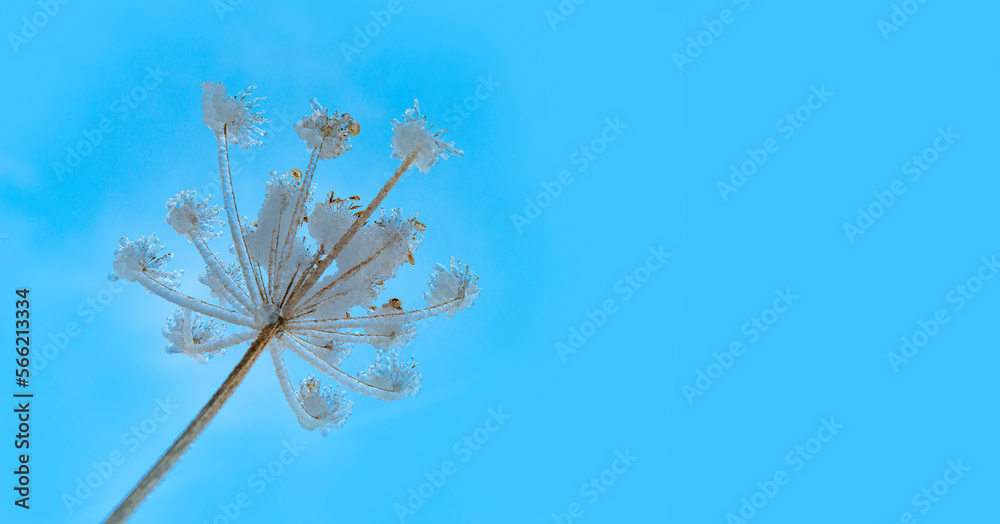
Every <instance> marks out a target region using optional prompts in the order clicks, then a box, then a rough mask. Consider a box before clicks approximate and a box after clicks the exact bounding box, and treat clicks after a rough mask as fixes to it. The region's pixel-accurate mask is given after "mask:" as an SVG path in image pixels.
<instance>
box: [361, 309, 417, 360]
mask: <svg viewBox="0 0 1000 524" xmlns="http://www.w3.org/2000/svg"><path fill="white" fill-rule="evenodd" d="M368 311H370V312H371V314H372V315H391V314H399V313H400V312H402V311H403V303H402V301H401V300H399V299H398V298H394V299H392V300H390V301H389V302H387V303H385V304H382V307H374V306H372V307H370V308H368ZM365 333H367V334H369V335H375V336H377V337H383V338H382V339H381V340H375V341H373V342H372V343H371V345H372V346H373V347H375V348H376V349H389V348H396V349H398V348H401V347H403V346H404V345H405V344H406V343H407V342H409V341H410V340H412V339H413V337H415V336H416V335H417V333H416V331H414V330H413V324H407V323H404V322H400V323H398V324H379V325H375V326H368V327H366V328H365Z"/></svg>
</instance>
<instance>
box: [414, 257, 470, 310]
mask: <svg viewBox="0 0 1000 524" xmlns="http://www.w3.org/2000/svg"><path fill="white" fill-rule="evenodd" d="M429 287H430V291H429V292H427V293H424V300H426V301H427V303H428V304H430V305H431V306H440V305H448V304H453V305H454V307H453V308H452V309H450V310H449V311H448V316H449V317H450V316H452V315H454V314H455V311H465V308H467V307H470V306H472V304H473V302H475V299H476V297H477V296H479V277H477V276H476V275H475V273H472V272H471V271H470V270H469V266H463V265H462V264H461V263H460V262H459V261H458V259H457V258H452V259H451V267H444V266H443V265H441V264H437V265H436V266H435V267H434V274H433V275H431V279H430V284H429Z"/></svg>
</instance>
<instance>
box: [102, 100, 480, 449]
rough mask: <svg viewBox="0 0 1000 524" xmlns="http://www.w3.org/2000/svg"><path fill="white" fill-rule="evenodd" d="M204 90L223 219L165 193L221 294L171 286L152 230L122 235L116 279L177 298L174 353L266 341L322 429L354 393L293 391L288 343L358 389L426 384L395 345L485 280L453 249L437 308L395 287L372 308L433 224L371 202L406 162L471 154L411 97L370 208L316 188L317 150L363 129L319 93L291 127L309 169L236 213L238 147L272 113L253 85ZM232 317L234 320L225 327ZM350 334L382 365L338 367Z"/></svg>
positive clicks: (288, 388) (294, 394)
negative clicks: (397, 293)
mask: <svg viewBox="0 0 1000 524" xmlns="http://www.w3.org/2000/svg"><path fill="white" fill-rule="evenodd" d="M202 88H203V90H204V92H205V95H204V98H203V100H202V108H203V110H204V119H205V124H206V125H208V126H209V127H210V128H212V130H213V131H214V132H215V135H216V142H217V145H218V155H219V157H218V158H219V172H220V178H219V180H220V182H221V184H222V196H223V202H222V204H223V205H222V207H221V209H224V210H225V214H226V217H225V218H226V221H225V223H224V222H223V220H222V217H221V216H220V214H221V212H220V208H219V207H211V206H210V205H209V202H208V200H207V199H205V200H199V199H198V198H197V195H196V194H195V192H194V191H182V192H180V193H178V194H177V195H176V196H175V197H173V198H171V199H170V200H169V201H168V202H167V216H166V222H167V224H169V225H170V227H171V228H172V229H173V230H174V231H176V232H177V233H178V234H180V235H181V236H183V237H185V238H186V239H187V240H188V241H190V242H191V244H193V245H194V247H195V248H196V249H197V251H198V253H199V254H200V255H201V257H202V259H203V260H204V261H205V265H206V269H205V272H204V273H202V274H201V275H199V277H198V280H199V281H200V282H201V283H202V284H204V285H205V286H207V287H208V291H209V293H210V294H211V296H212V297H213V298H214V299H216V300H217V301H218V304H219V305H218V306H216V305H214V304H209V303H207V302H204V301H202V300H199V299H197V298H194V297H192V296H189V295H187V294H184V293H181V292H179V291H177V289H175V288H177V286H178V285H179V284H180V281H179V277H180V275H181V272H180V271H170V270H167V269H165V267H164V266H165V264H166V263H167V262H168V261H169V260H170V258H171V255H169V254H166V255H160V252H161V251H162V249H163V248H162V246H161V244H160V241H159V240H157V239H156V238H154V237H152V236H150V237H143V238H140V239H138V240H130V239H128V238H123V239H122V240H121V243H120V247H119V248H118V249H117V250H116V251H115V257H114V262H113V264H112V269H113V271H112V273H111V275H110V278H112V279H118V278H123V279H126V280H130V281H134V282H138V283H139V284H141V285H142V286H143V287H144V288H145V289H146V290H147V291H148V292H149V293H153V294H156V295H158V296H160V297H162V298H164V299H166V300H167V301H169V302H172V303H174V304H177V305H178V306H180V308H181V309H178V310H177V311H175V312H174V313H173V315H172V316H171V317H170V318H168V319H167V325H166V327H165V328H164V329H163V336H164V337H166V339H167V341H168V343H169V344H168V346H167V351H168V352H170V353H183V354H185V355H188V356H190V357H191V358H193V359H195V360H196V361H198V362H201V363H205V362H207V361H208V360H209V358H211V357H212V356H213V355H217V354H221V353H222V352H223V351H224V350H225V349H226V348H229V347H234V346H237V345H240V344H245V343H248V342H252V341H255V340H257V341H258V343H257V345H251V348H256V349H255V350H262V349H261V348H266V349H267V350H268V351H269V352H270V354H271V358H272V360H273V362H274V369H275V371H276V374H277V377H278V384H279V386H280V387H281V391H282V393H283V395H284V396H285V399H286V401H287V402H288V405H289V407H290V408H291V409H292V412H293V413H294V414H295V416H296V418H297V419H298V421H299V423H300V424H301V425H302V426H303V427H304V428H306V429H310V430H312V429H317V428H319V429H320V430H321V432H322V433H323V434H324V435H325V434H326V433H327V432H329V430H330V429H334V428H338V427H340V426H342V425H343V424H344V421H345V420H346V419H347V417H348V415H349V414H350V412H351V401H350V400H347V399H346V398H345V396H344V391H341V390H339V389H338V390H332V389H331V388H329V387H326V388H321V387H320V384H319V381H318V380H316V379H314V378H312V377H309V378H308V379H306V380H304V381H302V382H301V383H300V387H299V388H298V390H296V389H295V388H294V387H293V386H292V381H291V379H290V378H289V376H288V371H287V369H286V367H285V357H286V355H287V354H288V353H291V354H294V355H296V356H298V357H300V358H301V359H303V360H305V361H306V362H307V363H309V364H311V365H312V366H314V367H315V368H316V369H317V370H319V371H321V372H322V373H324V374H326V375H327V376H329V377H330V378H332V379H334V380H335V381H337V382H338V383H339V384H340V385H342V386H344V388H345V389H349V390H351V391H353V392H355V393H361V394H363V395H367V396H370V397H374V398H378V399H381V400H395V399H400V398H404V397H408V396H412V395H416V394H417V393H418V392H419V391H420V378H421V377H420V372H419V371H418V369H417V366H416V364H415V363H414V362H413V360H412V359H410V360H408V361H407V360H404V359H401V358H400V357H399V355H398V354H397V353H396V351H397V349H399V348H402V347H403V346H404V345H405V344H406V343H407V342H409V341H410V340H411V339H412V338H413V337H414V336H415V334H416V332H415V330H414V328H413V326H414V323H415V322H417V321H419V320H422V319H425V318H428V317H431V316H435V315H440V314H447V315H449V316H450V315H452V314H453V313H454V312H455V311H461V310H464V309H465V308H467V307H469V306H471V305H472V302H473V300H474V299H475V297H476V296H477V295H478V294H479V288H478V285H477V281H478V279H477V277H476V276H475V275H474V274H473V273H472V272H471V271H470V270H469V268H468V267H467V266H462V265H460V264H459V263H458V261H457V260H455V259H452V261H451V266H450V268H445V267H444V266H442V265H440V264H439V265H437V267H436V270H435V272H434V274H433V275H432V276H431V279H430V286H429V290H428V292H427V293H426V294H425V295H424V297H425V298H426V299H427V302H428V304H429V306H428V307H426V308H422V309H405V308H404V307H403V303H402V302H401V301H400V300H399V299H396V298H393V299H390V300H389V301H388V302H386V303H383V304H382V305H381V306H375V305H374V304H375V303H376V302H375V301H376V299H377V298H378V297H379V294H380V293H381V292H382V290H383V288H384V287H385V282H386V281H388V280H390V279H392V278H393V277H394V276H395V275H396V272H397V271H398V270H399V268H400V267H402V266H403V264H404V263H410V264H414V263H415V259H414V255H413V253H414V251H415V250H416V249H417V248H418V247H419V246H420V244H421V242H422V241H423V235H424V230H425V226H424V224H422V223H421V222H419V221H418V220H417V218H416V216H413V217H409V216H406V215H404V214H403V213H402V212H401V211H399V210H389V211H386V210H384V209H383V210H381V212H380V213H379V214H378V215H374V216H373V213H374V212H375V211H376V210H378V209H379V205H380V204H381V202H382V200H383V199H384V198H385V196H386V194H387V193H388V192H389V190H391V189H392V187H393V186H394V185H395V183H396V182H397V181H398V180H399V178H400V177H401V176H402V174H403V173H404V172H405V171H406V168H408V167H411V166H415V167H417V168H418V169H420V170H421V171H423V172H425V173H426V172H427V171H428V170H429V169H430V166H431V165H433V164H434V163H436V162H437V161H438V157H442V158H447V154H448V153H449V152H451V153H457V154H461V151H458V150H456V149H455V148H454V147H453V144H452V143H444V142H442V141H441V140H439V138H438V137H439V135H440V133H438V134H433V133H432V132H431V127H432V126H430V125H428V124H427V121H426V119H425V118H424V117H423V116H422V115H420V110H419V106H418V105H417V104H416V102H414V108H413V109H408V110H406V113H405V115H404V117H403V121H399V120H393V121H392V130H393V138H392V146H393V152H392V156H393V157H394V158H399V159H402V160H403V162H402V163H401V165H400V167H399V169H397V170H396V173H395V174H394V175H393V176H392V177H391V178H390V179H389V181H388V182H386V184H385V187H383V188H382V191H380V192H379V193H378V196H376V197H375V199H374V200H373V201H372V202H371V204H369V205H367V206H365V205H363V204H362V203H361V199H360V197H357V196H351V197H348V198H339V197H336V196H334V193H333V192H332V191H331V192H330V193H329V194H328V195H327V196H326V197H322V198H319V199H316V198H315V187H314V186H313V176H314V174H315V170H316V166H317V164H318V161H319V160H320V159H323V160H326V159H332V158H336V157H338V156H340V155H341V154H343V153H344V152H346V151H348V150H349V149H350V148H351V147H350V143H349V140H350V137H351V136H355V135H357V134H358V132H359V131H360V126H359V125H358V124H357V122H355V121H354V120H353V118H351V116H350V115H349V114H347V113H338V112H336V111H334V112H333V113H332V116H331V114H330V112H329V111H328V110H327V109H326V108H324V107H323V106H321V105H320V104H319V103H318V102H316V101H315V99H314V100H313V101H312V108H313V112H312V115H310V116H307V117H305V118H303V119H302V121H300V122H299V123H297V124H296V125H295V130H296V132H297V133H298V135H299V136H300V137H301V138H302V139H303V140H304V141H305V142H306V144H307V147H308V150H309V151H310V152H311V158H310V160H309V164H308V167H307V168H306V170H305V172H304V173H303V172H302V171H300V170H298V169H292V170H290V171H288V172H286V173H283V174H280V175H279V174H278V172H277V171H275V172H272V173H271V176H270V180H269V181H268V182H267V184H266V195H265V197H264V202H263V204H262V205H261V207H260V209H259V210H258V212H257V215H256V220H254V219H251V218H249V217H247V216H240V215H239V214H238V213H237V211H236V209H237V208H236V199H235V196H234V195H233V186H232V173H231V172H230V169H229V151H228V149H229V146H230V145H232V144H239V145H241V146H243V147H248V146H250V145H259V141H257V140H256V137H257V136H260V135H262V134H263V133H262V132H261V131H260V129H258V128H257V127H256V124H258V123H260V122H262V121H264V120H263V119H262V118H260V115H259V113H256V112H254V110H253V106H254V104H256V102H258V101H259V100H260V99H253V100H249V101H248V100H247V97H248V96H249V95H248V93H247V92H243V93H241V94H240V95H238V96H236V97H229V96H228V95H227V93H226V90H225V88H223V87H222V85H221V84H216V83H212V82H205V83H204V84H202ZM314 200H318V201H317V202H316V203H315V204H314ZM376 216H377V218H375V217H376ZM227 230H228V232H229V234H230V238H228V239H226V240H227V242H226V245H228V253H229V254H230V255H233V256H234V257H233V258H234V259H233V258H230V257H223V256H222V255H220V254H219V253H218V252H216V251H215V250H214V249H213V248H212V247H211V246H210V245H209V241H210V240H213V239H214V238H216V237H218V236H219V235H220V234H221V233H222V232H224V231H227ZM229 240H231V243H230V242H229ZM327 269H330V270H329V271H327ZM227 325H229V326H231V327H234V328H236V329H233V330H230V334H228V335H226V326H227ZM354 344H368V345H371V346H373V347H375V348H376V349H378V354H377V356H376V359H375V362H374V363H373V364H371V365H370V366H369V367H367V369H364V370H363V371H361V372H360V373H359V374H358V375H357V378H356V377H355V376H353V375H351V374H349V373H346V372H344V371H342V370H341V369H340V368H339V366H340V365H341V362H342V361H343V360H345V359H347V358H348V357H349V356H350V354H351V348H352V346H353V345H354ZM286 352H287V353H286Z"/></svg>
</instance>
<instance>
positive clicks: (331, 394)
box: [298, 375, 354, 437]
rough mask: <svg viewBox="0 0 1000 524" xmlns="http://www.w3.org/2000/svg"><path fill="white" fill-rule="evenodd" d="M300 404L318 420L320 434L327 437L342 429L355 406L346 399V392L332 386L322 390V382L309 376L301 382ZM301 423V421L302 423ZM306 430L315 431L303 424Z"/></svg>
mask: <svg viewBox="0 0 1000 524" xmlns="http://www.w3.org/2000/svg"><path fill="white" fill-rule="evenodd" d="M298 397H299V402H300V403H301V404H302V409H304V410H305V411H306V413H308V414H309V416H310V417H312V418H314V419H316V422H317V423H318V425H317V426H316V427H318V428H319V430H320V433H321V434H322V435H323V436H324V437H325V436H327V435H329V434H330V430H331V429H340V427H341V426H343V425H344V422H345V421H347V417H349V416H351V406H352V405H353V404H354V403H353V402H351V401H350V400H347V399H345V398H344V392H343V391H341V390H340V388H337V389H333V388H332V387H331V386H326V387H325V388H322V387H321V386H320V381H319V380H318V379H316V378H313V376H312V375H309V378H304V379H302V381H301V382H299V395H298ZM300 422H301V421H300ZM303 426H304V427H306V429H313V428H310V427H307V426H305V425H304V424H303Z"/></svg>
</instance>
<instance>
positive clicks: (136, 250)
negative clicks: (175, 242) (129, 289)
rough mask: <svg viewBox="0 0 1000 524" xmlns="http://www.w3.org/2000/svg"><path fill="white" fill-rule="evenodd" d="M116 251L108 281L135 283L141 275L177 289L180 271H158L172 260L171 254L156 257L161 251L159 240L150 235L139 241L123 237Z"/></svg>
mask: <svg viewBox="0 0 1000 524" xmlns="http://www.w3.org/2000/svg"><path fill="white" fill-rule="evenodd" d="M118 246H119V247H118V249H116V250H115V262H114V264H112V266H111V268H112V272H111V274H110V275H108V279H109V280H112V281H114V280H118V279H120V278H121V279H125V280H128V281H130V282H135V281H136V280H137V279H139V278H140V277H141V276H142V275H148V276H150V277H153V278H156V279H158V280H160V282H161V283H162V284H163V285H165V286H166V287H177V286H179V285H180V281H179V280H177V279H178V278H179V277H180V276H181V273H182V271H164V270H162V269H160V268H161V267H163V265H164V264H166V263H167V262H168V261H170V259H171V258H173V256H174V255H173V254H172V253H167V254H166V255H163V256H157V253H159V252H160V251H162V250H163V246H162V245H160V239H158V238H156V237H154V236H153V235H150V236H148V237H140V238H139V240H130V239H129V238H127V237H123V238H122V239H121V240H120V241H119V242H118Z"/></svg>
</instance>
